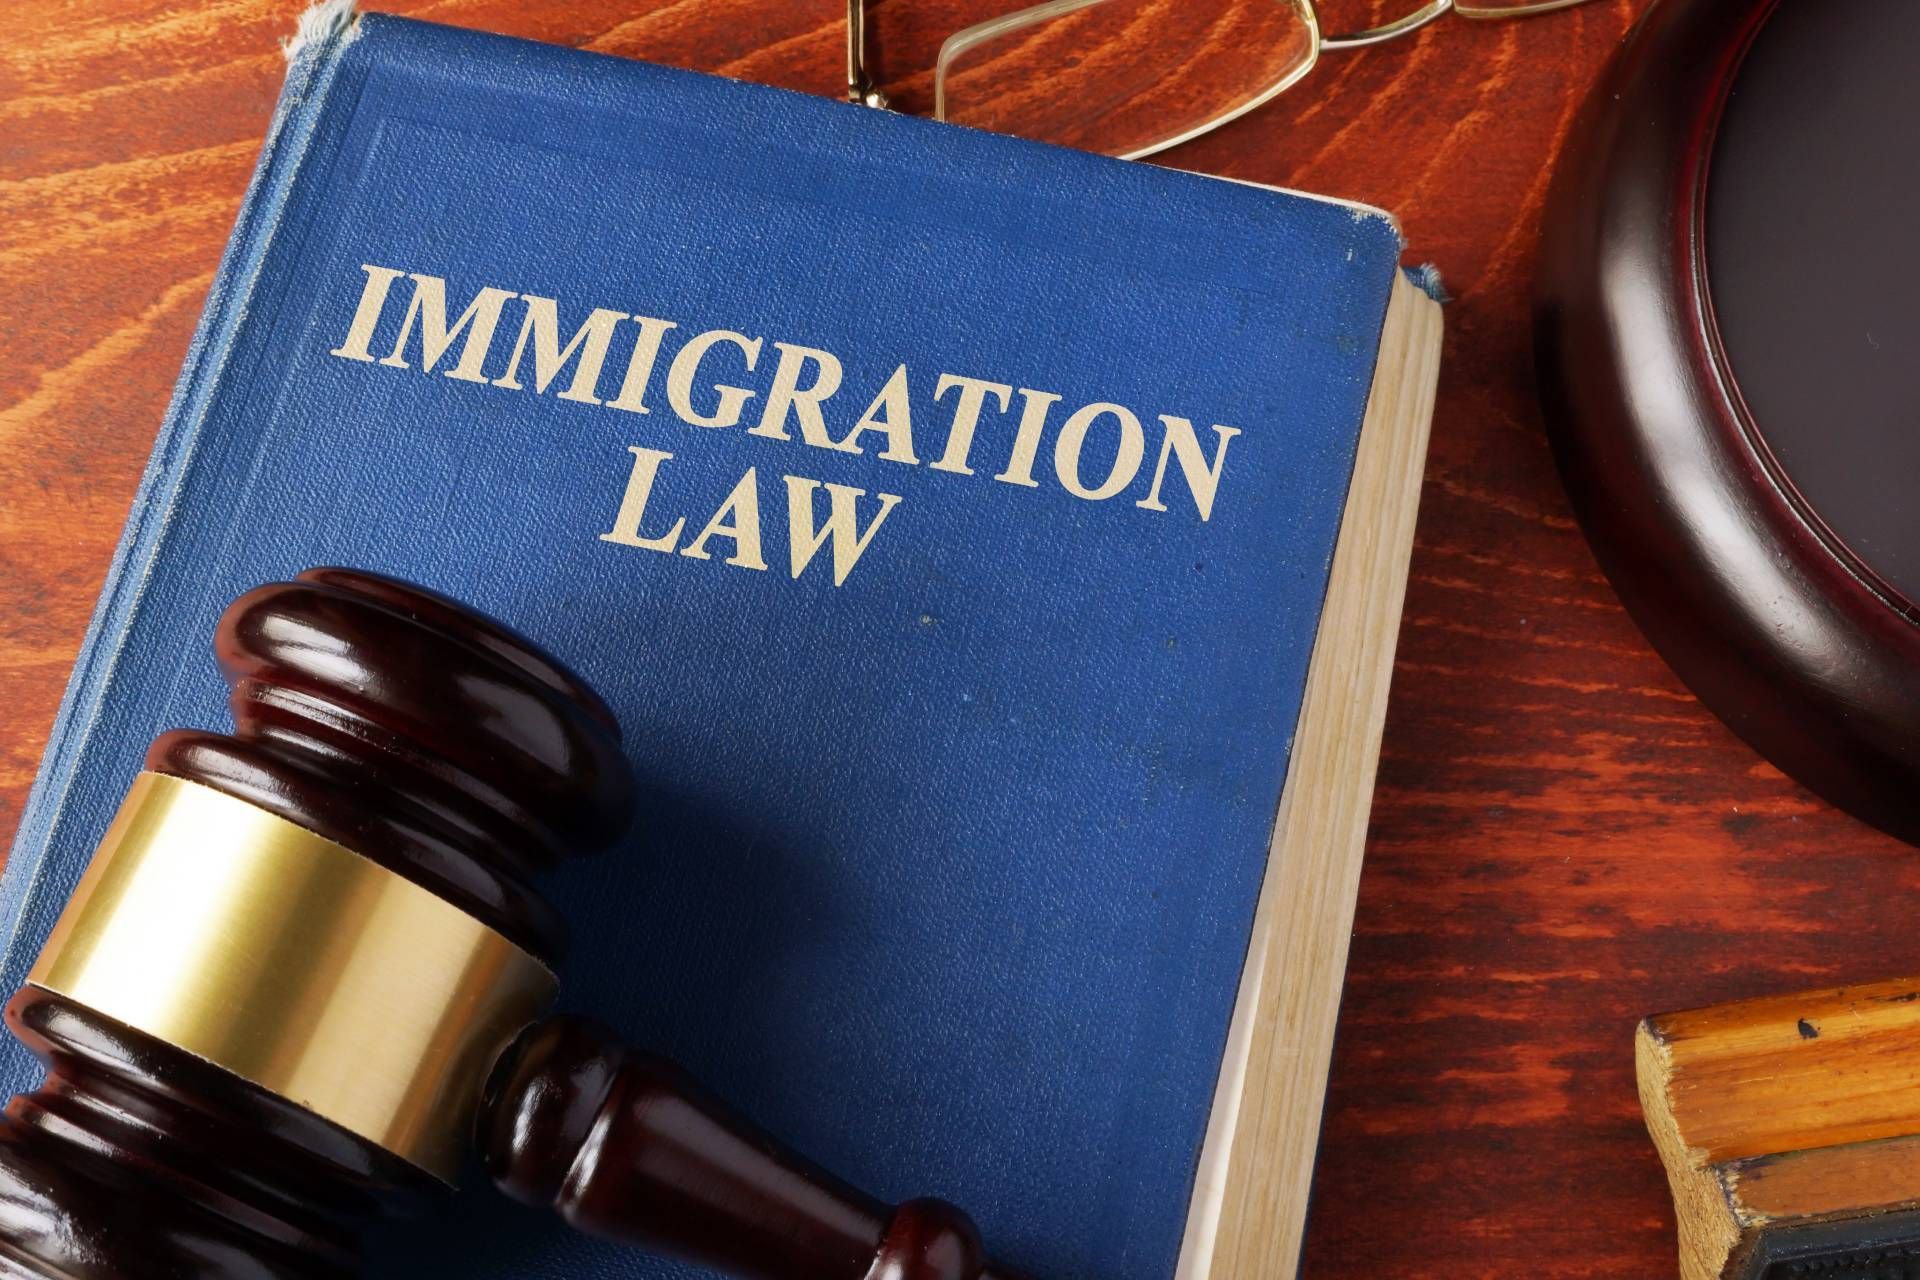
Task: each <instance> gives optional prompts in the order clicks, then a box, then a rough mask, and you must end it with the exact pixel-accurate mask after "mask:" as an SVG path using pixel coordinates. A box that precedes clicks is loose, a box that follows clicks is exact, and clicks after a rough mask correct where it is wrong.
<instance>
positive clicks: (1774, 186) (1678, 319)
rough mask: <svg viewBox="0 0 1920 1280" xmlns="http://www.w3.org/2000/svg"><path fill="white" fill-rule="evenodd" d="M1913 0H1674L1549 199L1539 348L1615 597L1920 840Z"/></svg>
mask: <svg viewBox="0 0 1920 1280" xmlns="http://www.w3.org/2000/svg"><path fill="white" fill-rule="evenodd" d="M1916 50H1920V5H1913V4H1900V3H1889V2H1888V0H1802V2H1801V3H1780V2H1779V0H1661V2H1660V3H1657V4H1655V5H1654V6H1653V8H1652V9H1650V10H1649V11H1648V12H1647V14H1646V16H1645V17H1644V18H1643V20H1642V21H1641V23H1640V25H1639V26H1638V27H1637V28H1636V29H1635V31H1634V33H1633V34H1632V36H1631V37H1630V38H1629V40H1628V42H1627V44H1626V45H1625V46H1624V47H1623V48H1622V50H1621V52H1620V54H1619V56H1618V57H1617V58H1616V60H1615V62H1614V65H1613V66H1612V67H1611V68H1610V69H1609V71H1608V74H1607V75H1606V76H1605V77H1604V78H1603V79H1602V81H1601V82H1600V84H1599V85H1598V86H1597V88H1596V90H1595V92H1594V95H1593V98H1592V99H1591V100H1590V101H1589V103H1588V105H1587V108H1586V111H1585V115H1584V118H1583V120H1582V122H1581V124H1580V125H1579V127H1578V128H1577V129H1576V136H1575V138H1574V140H1573V142H1572V144H1571V145H1570V146H1569V148H1568V150H1567V152H1566V153H1565V157H1564V159H1563V161H1562V167H1561V169H1560V170H1559V172H1558V173H1557V174H1556V176H1555V181H1554V185H1553V190H1552V193H1551V195H1550V197H1549V200H1548V205H1547V211H1546V219H1545V228H1544V235H1543V240H1542V246H1541V262H1540V271H1539V278H1538V285H1537V289H1538V295H1537V311H1536V335H1535V336H1536V355H1537V359H1538V365H1539V374H1540V384H1541V392H1542V397H1543V401H1544V404H1545V407H1546V410H1547V418H1548V424H1549V430H1550V432H1551V435H1552V439H1553V445H1554V451H1555V454H1556V457H1557V459H1558V462H1559V466H1560V471H1561V475H1562V477H1563V479H1564V481H1565V483H1566V486H1567V490H1568V493H1569V494H1570V495H1571V497H1572V500H1573V504H1574V509H1575V511H1576V513H1577V514H1578V516H1579V519H1580V522H1581V525H1582V527H1583V528H1584V529H1585V530H1586V533H1587V536H1588V538H1589V539H1590V540H1591V541H1592V543H1593V546H1594V550H1595V552H1596V554H1597V555H1598V557H1599V560H1600V563H1601V565H1602V567H1603V568H1604V569H1605V570H1606V573H1607V575H1608V577H1609V578H1611V579H1612V581H1613V584H1614V586H1615V588H1616V589H1617V590H1618V591H1619V593H1620V596H1621V599H1622V600H1623V601H1624V602H1625V604H1626V606H1627V609H1628V611H1629V612H1630V613H1631V614H1632V615H1633V617H1634V619H1635V621H1636V622H1638V623H1639V625H1640V627H1641V629H1642V630H1643V631H1645V632H1646V634H1647V637H1648V638H1649V639H1650V640H1651V641H1652V642H1653V644H1654V646H1655V647H1656V648H1657V649H1658V650H1659V651H1660V653H1661V655H1662V656H1663V657H1665V658H1666V660H1667V661H1668V662H1669V663H1670V664H1671V665H1672V666H1673V668H1674V670H1675V671H1676V672H1678V673H1679V675H1680V677H1681V678H1682V679H1683V680H1685V681H1686V683H1687V684H1688V685H1689V686H1690V687H1691V688H1692V689H1693V691H1694V692H1695V693H1696V694H1698V695H1699V697H1700V699H1701V701H1702V702H1704V703H1705V704H1706V705H1707V706H1708V707H1709V708H1710V709H1711V710H1712V711H1713V712H1714V713H1715V714H1716V715H1718V716H1719V717H1720V718H1721V719H1722V720H1724V721H1726V722H1727V724H1728V725H1730V726H1731V727H1732V728H1733V729H1734V730H1735V731H1736V732H1738V733H1739V734H1740V735H1741V736H1742V737H1744V738H1745V739H1746V740H1747V741H1748V742H1749V743H1751V744H1752V745H1753V746H1754V747H1755V748H1756V749H1758V750H1759V751H1760V752H1761V753H1762V754H1763V755H1765V756H1766V757H1767V758H1768V759H1769V760H1771V761H1772V762H1773V763H1774V764H1776V765H1778V766H1779V767H1780V768H1781V769H1782V770H1784V771H1785V772H1787V773H1789V774H1791V775H1793V776H1794V777H1796V778H1798V779H1799V780H1800V781H1801V782H1803V783H1805V784H1806V785H1807V786H1809V787H1811V788H1812V789H1813V790H1815V791H1817V792H1819V793H1820V794H1822V795H1823V796H1825V797H1826V798H1827V799H1829V800H1831V801H1833V802H1834V803H1835V804H1838V805H1840V806H1841V807H1842V808H1845V809H1847V810H1849V811H1851V812H1852V813H1854V814H1856V815H1858V816H1859V817H1861V818H1864V819H1866V820H1867V821H1869V822H1871V823H1874V824H1875V825H1877V826H1879V827H1882V828H1883V829H1885V830H1887V831H1890V832H1892V833H1894V834H1896V835H1899V836H1901V837H1903V838H1905V839H1907V840H1909V841H1912V842H1915V843H1920V603H1916V602H1920V501H1916V493H1915V490H1916V488H1920V309H1917V308H1916V306H1915V304H1914V303H1913V302H1912V301H1911V300H1910V298H1911V295H1912V294H1913V292H1914V290H1913V287H1912V285H1911V284H1910V283H1909V278H1910V276H1911V271H1910V269H1909V268H1908V266H1907V264H1906V261H1905V259H1906V258H1907V256H1908V254H1909V252H1910V249H1909V242H1910V240H1911V238H1912V237H1913V235H1914V231H1915V229H1916V228H1920V166H1916V165H1915V163H1914V158H1915V151H1916V139H1917V138H1920V77H1915V76H1914V74H1913V69H1912V59H1913V56H1914V53H1915V51H1916Z"/></svg>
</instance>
